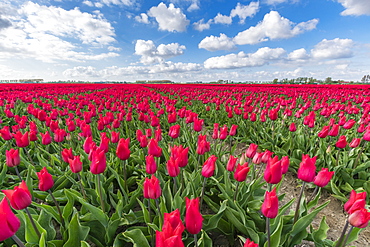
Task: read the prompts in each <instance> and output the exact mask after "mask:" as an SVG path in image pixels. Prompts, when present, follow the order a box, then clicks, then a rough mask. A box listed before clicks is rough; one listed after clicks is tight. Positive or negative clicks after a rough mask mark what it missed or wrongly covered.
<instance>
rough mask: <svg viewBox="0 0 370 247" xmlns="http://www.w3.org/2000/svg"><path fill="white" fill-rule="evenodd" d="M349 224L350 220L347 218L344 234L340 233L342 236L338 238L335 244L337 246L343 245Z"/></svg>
mask: <svg viewBox="0 0 370 247" xmlns="http://www.w3.org/2000/svg"><path fill="white" fill-rule="evenodd" d="M348 225H349V222H348V220H347V221H346V224H345V225H344V227H343V231H342V234H341V235H340V237H339V239H338V242H337V244H336V245H335V247H342V242H343V239H344V236H345V235H346V231H347V228H348Z"/></svg>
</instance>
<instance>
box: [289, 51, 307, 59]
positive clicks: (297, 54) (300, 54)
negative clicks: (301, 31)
mask: <svg viewBox="0 0 370 247" xmlns="http://www.w3.org/2000/svg"><path fill="white" fill-rule="evenodd" d="M308 58H309V55H308V54H307V51H306V49H304V48H300V49H297V50H294V51H292V52H291V53H289V54H288V59H289V60H294V61H296V60H306V59H308Z"/></svg>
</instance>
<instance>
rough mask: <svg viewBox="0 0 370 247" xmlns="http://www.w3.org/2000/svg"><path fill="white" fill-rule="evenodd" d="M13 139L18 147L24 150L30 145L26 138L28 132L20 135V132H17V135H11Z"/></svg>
mask: <svg viewBox="0 0 370 247" xmlns="http://www.w3.org/2000/svg"><path fill="white" fill-rule="evenodd" d="M13 137H14V139H15V143H16V145H17V146H18V147H20V148H24V147H27V146H28V145H30V140H29V137H28V131H27V132H25V133H24V134H22V133H21V132H20V131H17V133H15V134H13Z"/></svg>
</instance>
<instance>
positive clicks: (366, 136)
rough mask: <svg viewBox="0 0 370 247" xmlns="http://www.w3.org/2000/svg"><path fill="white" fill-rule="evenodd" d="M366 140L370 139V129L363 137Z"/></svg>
mask: <svg viewBox="0 0 370 247" xmlns="http://www.w3.org/2000/svg"><path fill="white" fill-rule="evenodd" d="M362 139H364V140H365V141H367V142H369V141H370V130H366V132H365V134H364V136H363V137H362Z"/></svg>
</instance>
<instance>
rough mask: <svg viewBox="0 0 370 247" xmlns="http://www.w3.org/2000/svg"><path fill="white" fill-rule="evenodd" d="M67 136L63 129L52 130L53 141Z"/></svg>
mask: <svg viewBox="0 0 370 247" xmlns="http://www.w3.org/2000/svg"><path fill="white" fill-rule="evenodd" d="M66 136H67V132H66V131H65V130H64V129H56V130H55V131H54V141H55V142H62V141H63V140H64V137H66Z"/></svg>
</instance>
